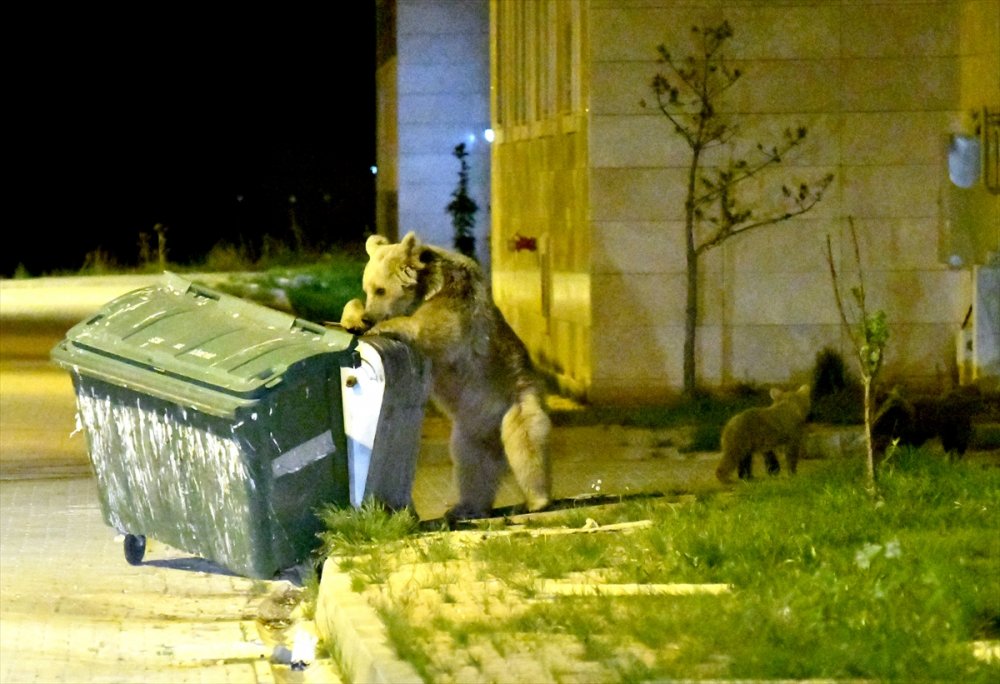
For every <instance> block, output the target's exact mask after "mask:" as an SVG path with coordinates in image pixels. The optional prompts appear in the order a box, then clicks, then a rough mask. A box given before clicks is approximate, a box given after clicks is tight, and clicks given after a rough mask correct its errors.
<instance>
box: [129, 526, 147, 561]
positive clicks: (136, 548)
mask: <svg viewBox="0 0 1000 684" xmlns="http://www.w3.org/2000/svg"><path fill="white" fill-rule="evenodd" d="M124 547H125V560H127V561H128V563H129V565H142V557H143V556H145V555H146V536H145V535H142V534H126V535H125V543H124Z"/></svg>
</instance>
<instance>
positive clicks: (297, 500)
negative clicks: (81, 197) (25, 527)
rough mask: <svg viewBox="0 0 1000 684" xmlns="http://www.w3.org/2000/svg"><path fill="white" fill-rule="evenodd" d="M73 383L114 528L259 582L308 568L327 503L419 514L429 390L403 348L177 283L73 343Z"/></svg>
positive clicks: (88, 328) (84, 328)
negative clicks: (368, 501)
mask: <svg viewBox="0 0 1000 684" xmlns="http://www.w3.org/2000/svg"><path fill="white" fill-rule="evenodd" d="M52 358H53V360H54V361H55V362H56V363H57V364H59V365H60V366H61V367H63V368H65V369H67V370H69V371H70V372H71V374H72V377H73V384H74V389H75V391H76V396H77V409H78V411H77V414H78V422H79V425H80V427H81V428H82V429H83V431H84V432H85V434H86V438H87V442H88V452H89V455H90V460H91V463H92V464H93V468H94V472H95V475H96V478H97V483H98V490H99V494H100V499H101V505H102V510H103V513H104V517H105V520H106V521H107V523H108V524H109V525H111V526H112V527H114V528H116V529H117V530H119V531H120V532H122V533H124V534H125V535H126V546H125V552H126V557H127V558H128V559H129V561H130V562H139V561H140V560H141V558H142V553H143V549H144V539H145V537H146V536H150V537H154V538H156V539H159V540H161V541H163V542H165V543H167V544H169V545H171V546H174V547H175V548H178V549H181V550H183V551H186V552H189V553H193V554H196V555H199V556H201V557H203V558H206V559H209V560H211V561H214V562H216V563H219V564H221V565H223V566H225V567H227V568H229V569H230V570H232V571H234V572H237V573H239V574H242V575H246V576H250V577H260V578H266V577H271V576H273V575H274V574H275V573H276V572H278V571H279V570H281V569H283V568H287V567H290V566H292V565H295V564H297V563H299V562H302V561H303V560H305V559H306V558H307V557H308V556H309V554H310V553H311V551H312V550H313V549H314V548H315V547H316V545H317V538H316V533H317V532H318V531H319V529H320V526H321V523H320V521H319V519H318V518H317V516H316V510H317V509H318V508H319V507H321V506H323V505H326V504H334V505H342V506H348V505H352V504H353V505H359V504H360V503H361V501H362V500H363V499H365V498H376V499H379V500H382V501H384V502H385V503H386V504H388V505H390V506H393V507H404V506H407V505H409V504H410V491H411V488H412V483H413V475H414V470H415V467H416V456H417V451H418V449H419V437H420V424H421V422H422V419H423V409H424V402H425V400H426V396H427V390H428V372H427V370H428V369H427V367H426V364H425V362H424V361H423V360H422V359H421V358H420V357H419V356H418V355H416V354H415V353H414V352H413V351H412V350H411V349H410V348H409V347H407V346H406V345H404V344H402V343H400V342H398V341H394V340H386V339H381V338H371V339H369V338H364V339H363V340H362V339H359V338H356V337H354V336H353V335H351V334H349V333H347V332H345V331H343V330H337V329H326V328H324V327H322V326H319V325H316V324H313V323H309V322H306V321H302V320H300V319H296V318H294V317H293V316H290V315H287V314H284V313H281V312H277V311H273V310H271V309H268V308H266V307H263V306H259V305H256V304H253V303H251V302H247V301H244V300H241V299H239V298H236V297H231V296H228V295H224V294H222V293H219V292H216V291H213V290H210V289H207V288H203V287H200V286H197V285H195V284H193V283H191V282H189V281H187V280H185V279H183V278H180V277H178V276H175V275H172V274H167V275H166V276H165V277H164V278H163V281H162V283H160V284H157V285H155V286H152V287H147V288H143V289H140V290H136V291H134V292H131V293H128V294H126V295H123V296H122V297H119V298H117V299H115V300H113V301H112V302H110V303H108V304H107V305H106V306H105V307H104V308H103V309H102V310H101V311H99V312H98V313H97V314H95V315H94V316H92V317H90V318H88V319H87V320H85V321H83V322H81V323H79V324H78V325H76V326H75V327H74V328H72V329H71V330H70V331H69V332H68V333H67V335H66V338H65V339H64V340H63V341H62V342H61V343H60V344H58V345H57V346H56V347H55V348H54V349H53V350H52Z"/></svg>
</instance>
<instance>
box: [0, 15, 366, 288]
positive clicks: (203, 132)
mask: <svg viewBox="0 0 1000 684" xmlns="http://www.w3.org/2000/svg"><path fill="white" fill-rule="evenodd" d="M74 11H75V12H76V13H77V14H75V15H74V14H70V12H74ZM100 11H101V12H103V14H99V15H97V14H94V12H92V11H90V10H88V11H86V12H81V11H80V10H63V9H59V10H56V9H55V8H52V9H51V10H50V12H51V16H37V15H36V16H31V17H20V18H19V19H21V21H20V22H12V23H11V24H9V25H8V30H9V31H10V32H11V33H14V34H17V35H19V39H20V42H19V46H20V47H19V49H18V50H17V51H16V53H15V54H16V58H15V59H14V61H13V62H12V63H9V64H8V73H10V74H11V79H10V82H9V83H8V86H7V92H8V96H7V97H6V98H5V99H6V100H7V104H6V107H5V108H6V109H8V111H9V112H10V114H11V119H10V122H9V123H8V124H7V140H6V144H5V147H6V148H7V151H8V155H6V156H7V160H8V169H9V172H10V173H12V175H13V183H11V184H9V185H8V191H9V192H10V193H11V194H10V195H8V202H10V204H9V205H8V207H9V209H11V211H10V212H8V213H7V217H8V218H7V222H6V227H5V231H4V235H5V237H4V242H5V246H4V248H3V249H2V250H0V255H2V256H0V275H2V276H10V275H12V274H13V273H14V271H15V269H16V268H17V267H18V265H19V264H20V265H22V266H23V267H24V268H25V269H27V271H28V272H29V273H30V274H31V275H40V274H44V273H51V272H53V271H60V270H69V271H75V270H77V269H79V268H80V267H81V266H82V265H83V264H84V261H85V258H86V256H87V255H88V253H91V252H93V251H94V250H102V252H103V253H104V254H105V255H106V256H107V257H108V258H110V259H113V260H115V261H118V262H119V263H121V264H123V265H130V264H134V263H137V261H138V259H139V241H140V238H139V236H140V233H147V234H148V235H149V236H151V238H152V244H153V245H154V246H155V244H156V235H155V233H154V226H155V225H156V224H158V223H159V224H163V225H165V226H167V231H166V236H167V247H168V252H169V258H170V260H171V261H173V262H176V263H187V262H190V261H198V260H200V259H203V258H204V256H205V255H206V254H207V252H208V250H210V249H211V248H212V247H213V246H214V245H217V244H219V243H220V242H228V243H232V244H235V245H241V246H242V247H243V248H244V249H245V250H246V251H247V252H248V253H250V254H251V255H256V254H258V253H259V251H260V247H261V244H262V240H263V236H265V235H268V236H270V237H271V238H273V239H276V240H279V241H282V242H284V243H286V244H288V245H291V246H299V243H304V244H303V246H306V247H312V248H325V247H329V246H336V245H338V244H341V243H345V242H351V241H357V240H358V239H360V237H361V236H362V235H363V234H364V233H365V231H366V230H371V229H372V228H373V223H374V177H373V176H372V174H371V171H370V167H371V166H372V165H373V164H374V163H375V152H374V147H375V140H374V138H375V133H374V129H375V105H374V101H375V94H374V70H375V66H374V56H375V30H374V2H371V1H370V0H352V1H350V2H338V3H334V4H333V7H332V8H326V9H323V10H312V9H310V10H290V9H285V8H282V9H281V10H277V9H272V10H255V13H252V14H248V13H247V11H246V10H244V9H242V8H239V7H237V8H235V9H232V10H231V11H229V10H227V11H225V12H223V11H221V10H216V14H215V15H214V16H208V15H206V14H205V13H204V12H203V10H201V9H195V8H191V9H184V10H183V11H181V10H176V9H172V8H171V7H170V6H162V7H157V6H153V7H152V8H150V7H148V6H147V7H144V8H143V12H144V14H143V15H142V16H139V15H134V14H132V13H131V12H132V10H129V9H121V10H107V9H102V10H100ZM36 12H37V10H36ZM157 12H160V13H159V14H157ZM292 196H294V197H295V202H294V205H293V204H292V203H291V202H290V200H289V198H290V197H292ZM292 208H294V210H295V221H296V223H297V224H298V226H299V227H300V228H301V231H300V232H299V233H298V235H295V234H294V233H293V231H292V229H291V225H292V217H291V214H290V210H291V209H292Z"/></svg>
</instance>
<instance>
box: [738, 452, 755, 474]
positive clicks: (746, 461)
mask: <svg viewBox="0 0 1000 684" xmlns="http://www.w3.org/2000/svg"><path fill="white" fill-rule="evenodd" d="M736 477H738V478H740V479H741V480H752V479H753V452H752V451H751V452H749V453H747V455H746V456H744V457H743V458H741V459H740V464H739V465H738V466H737V467H736Z"/></svg>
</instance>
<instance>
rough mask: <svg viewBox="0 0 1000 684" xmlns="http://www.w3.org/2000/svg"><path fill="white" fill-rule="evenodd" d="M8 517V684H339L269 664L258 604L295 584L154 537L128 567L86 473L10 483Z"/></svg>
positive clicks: (2, 614)
mask: <svg viewBox="0 0 1000 684" xmlns="http://www.w3.org/2000/svg"><path fill="white" fill-rule="evenodd" d="M0 515H2V517H0V548H2V549H3V553H2V555H0V681H2V682H5V683H7V682H11V683H13V682H171V683H175V682H176V683H185V682H212V683H222V682H237V683H243V682H245V683H247V684H257V683H265V682H276V681H277V682H282V681H337V677H336V675H334V674H333V673H332V672H327V671H326V670H325V669H324V671H323V673H324V676H323V677H322V678H321V679H316V678H310V679H303V678H302V677H301V676H299V675H297V674H296V673H290V672H289V670H288V668H287V667H284V666H272V664H271V657H272V654H273V653H274V644H272V643H268V640H267V639H266V638H265V637H264V635H263V633H262V629H261V626H260V623H259V622H258V610H259V607H260V605H261V603H262V601H263V600H264V599H265V597H266V596H267V595H268V594H269V593H270V592H272V591H275V590H280V589H282V587H283V585H287V584H288V583H287V582H261V581H255V580H250V579H246V578H243V577H237V576H234V575H231V574H228V573H227V572H226V571H225V570H223V569H221V568H219V567H218V566H214V565H212V564H211V563H208V562H206V561H203V560H200V559H196V558H192V557H190V556H189V555H188V554H184V553H181V552H179V551H177V550H175V549H172V548H170V547H167V546H165V545H162V544H157V543H156V542H155V540H151V541H150V546H149V548H148V550H147V556H146V561H145V563H144V565H142V566H131V565H128V564H127V563H126V562H125V560H124V557H123V552H122V546H121V542H120V541H116V540H115V536H114V531H113V530H112V529H110V528H109V527H107V526H106V525H105V524H104V521H103V518H102V517H101V512H100V507H99V504H98V497H97V491H96V483H95V481H94V480H92V479H90V478H72V479H50V480H16V481H11V480H7V481H2V482H0ZM282 672H284V673H285V674H282ZM289 674H295V676H296V677H297V678H289V677H288V676H287V675H289ZM316 674H319V673H318V672H317V673H316Z"/></svg>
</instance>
